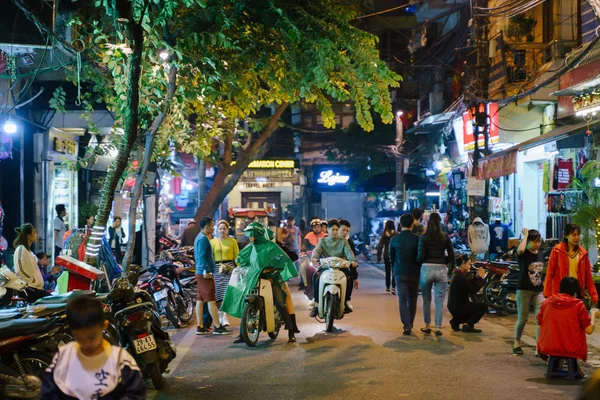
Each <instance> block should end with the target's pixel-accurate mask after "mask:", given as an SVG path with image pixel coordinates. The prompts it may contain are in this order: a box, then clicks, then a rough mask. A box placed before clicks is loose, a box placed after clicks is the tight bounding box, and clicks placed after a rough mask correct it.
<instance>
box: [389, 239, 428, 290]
mask: <svg viewBox="0 0 600 400" xmlns="http://www.w3.org/2000/svg"><path fill="white" fill-rule="evenodd" d="M418 248H419V237H418V236H417V235H415V234H414V233H412V232H410V231H402V232H400V233H399V234H397V235H396V236H394V237H393V238H392V240H391V241H390V261H391V262H392V263H393V266H394V275H395V276H399V277H404V278H414V279H417V280H418V279H419V276H420V274H421V265H420V264H419V263H417V252H418Z"/></svg>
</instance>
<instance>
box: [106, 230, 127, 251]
mask: <svg viewBox="0 0 600 400" xmlns="http://www.w3.org/2000/svg"><path fill="white" fill-rule="evenodd" d="M119 230H120V231H121V240H125V230H124V229H123V227H122V226H121V227H119ZM113 239H114V240H115V247H113V249H118V250H121V246H122V245H123V243H122V242H121V240H119V237H118V236H117V228H115V227H114V226H111V227H109V228H108V243H109V244H110V246H111V247H112V245H113Z"/></svg>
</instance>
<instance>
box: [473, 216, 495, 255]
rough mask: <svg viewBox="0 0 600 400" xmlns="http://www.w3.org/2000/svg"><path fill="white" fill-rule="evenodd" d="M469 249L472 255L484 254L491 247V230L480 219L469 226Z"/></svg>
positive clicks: (476, 219)
mask: <svg viewBox="0 0 600 400" xmlns="http://www.w3.org/2000/svg"><path fill="white" fill-rule="evenodd" d="M468 233H469V247H471V253H473V254H482V253H485V252H486V251H488V249H489V247H490V228H489V227H488V226H487V225H486V224H484V223H483V220H482V219H481V218H479V217H477V218H475V219H474V220H473V223H472V224H471V226H469V232H468Z"/></svg>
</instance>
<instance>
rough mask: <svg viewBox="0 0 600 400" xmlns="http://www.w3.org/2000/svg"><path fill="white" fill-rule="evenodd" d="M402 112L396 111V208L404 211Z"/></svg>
mask: <svg viewBox="0 0 600 400" xmlns="http://www.w3.org/2000/svg"><path fill="white" fill-rule="evenodd" d="M401 116H402V111H399V110H398V111H396V152H397V153H396V208H397V209H399V210H403V209H404V158H403V157H402V154H401V151H402V144H403V143H404V125H403V124H402V119H401V118H400V117H401Z"/></svg>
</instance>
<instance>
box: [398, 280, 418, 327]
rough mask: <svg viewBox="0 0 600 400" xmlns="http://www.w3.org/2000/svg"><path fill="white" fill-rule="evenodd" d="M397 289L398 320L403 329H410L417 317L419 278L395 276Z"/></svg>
mask: <svg viewBox="0 0 600 400" xmlns="http://www.w3.org/2000/svg"><path fill="white" fill-rule="evenodd" d="M396 284H397V285H398V286H397V289H398V305H399V309H400V320H401V321H402V325H404V329H412V328H413V324H414V322H415V315H417V298H418V297H419V278H406V277H401V276H400V275H397V276H396Z"/></svg>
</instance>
